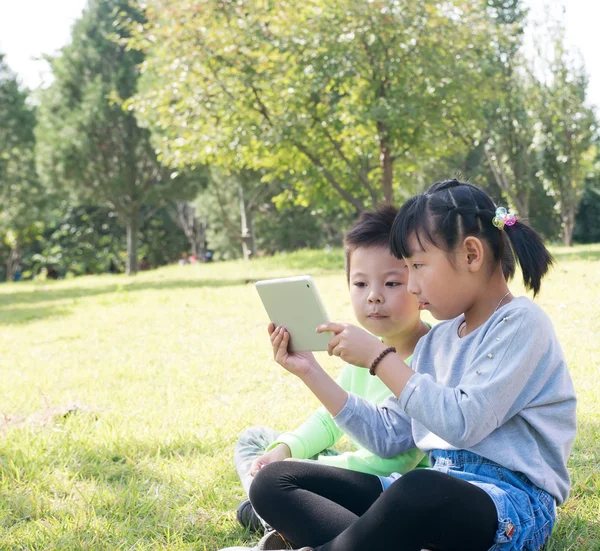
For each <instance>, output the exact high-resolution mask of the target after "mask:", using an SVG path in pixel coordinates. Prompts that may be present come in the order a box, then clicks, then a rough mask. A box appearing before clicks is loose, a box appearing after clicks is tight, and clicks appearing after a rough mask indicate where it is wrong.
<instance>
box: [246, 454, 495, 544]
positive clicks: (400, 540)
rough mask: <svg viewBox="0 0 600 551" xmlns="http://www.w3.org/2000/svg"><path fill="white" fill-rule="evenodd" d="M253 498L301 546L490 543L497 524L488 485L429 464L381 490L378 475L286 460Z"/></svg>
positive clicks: (264, 474) (260, 481)
mask: <svg viewBox="0 0 600 551" xmlns="http://www.w3.org/2000/svg"><path fill="white" fill-rule="evenodd" d="M250 500H251V502H252V505H253V506H254V508H255V510H256V512H257V513H258V514H259V515H260V516H261V517H262V518H264V519H265V520H266V521H267V522H268V523H269V524H270V525H271V526H272V527H273V528H275V529H276V530H277V531H278V532H280V533H281V534H282V535H283V536H284V537H285V538H286V539H288V540H289V541H290V542H292V543H293V544H294V546H295V547H301V546H311V547H314V548H315V551H317V550H318V551H377V550H381V551H420V550H421V549H430V550H432V551H442V550H443V551H485V550H487V549H489V548H490V547H491V546H492V545H493V543H494V536H495V534H496V530H497V527H498V517H497V513H496V507H495V505H494V502H493V501H492V499H491V498H490V497H489V496H488V495H487V493H485V492H484V491H483V490H482V489H481V488H478V487H477V486H474V485H473V484H470V483H468V482H465V481H464V480H460V479H458V478H456V477H453V476H451V475H448V474H445V473H441V472H438V471H434V470H430V469H417V470H415V471H411V472H409V473H407V474H405V475H404V476H402V477H401V478H400V479H398V480H397V481H396V482H394V484H392V485H391V486H390V488H388V489H387V490H386V491H385V492H382V489H381V482H380V480H379V478H378V477H376V476H374V475H370V474H364V473H358V472H354V471H349V470H346V469H339V468H337V467H329V466H326V465H319V464H317V463H309V462H299V461H281V462H278V463H272V464H270V465H268V466H266V467H265V468H263V469H261V470H260V471H259V473H258V474H257V475H256V478H255V480H254V482H253V483H252V486H251V487H250Z"/></svg>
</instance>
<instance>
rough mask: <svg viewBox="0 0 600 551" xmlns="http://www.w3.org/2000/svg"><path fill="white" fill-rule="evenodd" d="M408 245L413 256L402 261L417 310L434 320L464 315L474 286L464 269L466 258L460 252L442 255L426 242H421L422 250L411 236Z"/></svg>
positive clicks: (471, 300)
mask: <svg viewBox="0 0 600 551" xmlns="http://www.w3.org/2000/svg"><path fill="white" fill-rule="evenodd" d="M409 244H410V247H411V250H412V251H413V254H412V256H411V257H410V258H407V259H406V263H407V265H408V292H409V293H412V294H413V295H415V296H416V298H417V300H418V302H419V308H420V309H422V310H429V311H430V312H431V315H432V316H433V317H434V318H436V319H438V320H446V319H453V318H455V317H457V316H459V315H460V314H462V313H463V312H466V311H467V310H468V309H469V308H470V306H471V305H472V304H473V302H474V297H475V296H476V294H477V285H478V283H477V281H476V280H475V278H473V274H472V272H471V270H469V268H468V265H469V258H468V255H467V254H462V253H463V251H459V252H453V253H446V252H445V251H443V250H442V249H439V248H437V247H436V246H434V245H433V244H430V243H424V245H425V247H426V249H423V247H421V245H419V242H418V240H417V238H416V236H415V235H413V236H411V238H410V239H409ZM448 254H450V255H452V258H453V260H454V262H453V263H452V262H450V258H449V256H448Z"/></svg>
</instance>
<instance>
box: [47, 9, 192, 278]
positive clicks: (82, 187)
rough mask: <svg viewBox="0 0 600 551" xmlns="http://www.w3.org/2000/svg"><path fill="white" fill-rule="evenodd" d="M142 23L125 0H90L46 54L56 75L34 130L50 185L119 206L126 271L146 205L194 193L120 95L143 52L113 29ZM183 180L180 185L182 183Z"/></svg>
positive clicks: (130, 88)
mask: <svg viewBox="0 0 600 551" xmlns="http://www.w3.org/2000/svg"><path fill="white" fill-rule="evenodd" d="M133 23H137V24H142V23H143V18H142V15H141V14H140V13H139V11H137V9H135V8H134V7H133V6H132V5H131V4H130V2H128V0H90V1H89V4H88V7H87V9H86V10H85V11H84V13H83V16H82V18H81V19H80V20H79V21H77V22H76V24H75V25H74V28H73V36H72V42H71V44H70V45H67V46H65V47H64V48H63V49H62V50H61V52H60V54H59V55H58V56H57V57H55V58H52V59H50V63H51V67H52V73H53V76H54V82H53V83H52V84H51V85H50V86H49V87H48V89H46V90H45V91H44V92H43V93H42V95H41V104H40V108H39V124H38V127H37V130H36V136H37V141H38V143H37V160H38V167H39V172H40V175H41V177H42V179H43V181H44V182H45V184H46V185H47V186H48V187H56V188H64V189H68V190H69V192H70V193H72V195H73V196H74V197H76V198H77V199H78V200H79V201H81V202H82V203H84V204H88V205H94V206H96V205H100V206H106V207H109V208H110V209H113V210H114V211H115V212H117V214H118V216H119V218H120V219H121V221H122V222H123V224H124V226H125V228H126V233H127V273H128V274H133V273H135V272H136V271H137V262H138V254H137V246H138V243H137V235H138V228H139V225H140V223H141V221H142V220H141V213H142V207H143V206H144V205H148V204H150V205H160V204H161V203H162V202H163V201H164V200H165V199H166V198H170V199H175V198H181V199H185V198H188V197H189V196H190V195H191V196H193V194H194V193H193V191H191V190H192V189H193V182H192V181H191V180H186V181H185V182H181V181H179V180H178V179H177V177H176V175H175V174H174V173H173V172H172V171H171V170H168V169H166V168H165V167H163V166H162V165H161V164H160V162H159V161H158V159H157V155H156V152H155V149H154V147H153V145H152V143H151V136H150V132H149V131H148V130H147V129H144V128H142V127H141V126H140V125H138V123H137V121H136V119H135V116H134V114H133V113H132V112H130V111H129V110H127V109H126V108H124V105H123V102H124V101H126V100H127V99H128V98H130V97H131V96H132V95H133V94H134V93H135V92H136V90H137V81H138V77H139V70H138V65H139V64H140V63H141V62H142V61H143V59H144V56H143V54H142V53H141V52H138V51H131V50H129V49H128V48H127V47H126V45H125V44H124V43H123V41H122V40H120V39H119V37H118V36H115V34H114V33H121V34H120V35H119V36H120V37H121V39H124V38H126V37H127V30H126V29H127V25H129V24H133ZM184 184H185V185H184Z"/></svg>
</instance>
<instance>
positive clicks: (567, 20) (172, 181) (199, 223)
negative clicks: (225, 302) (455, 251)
mask: <svg viewBox="0 0 600 551" xmlns="http://www.w3.org/2000/svg"><path fill="white" fill-rule="evenodd" d="M599 18H600V4H598V3H597V2H590V1H588V0H565V1H564V2H555V1H544V0H449V1H439V0H438V1H431V0H423V1H421V2H412V1H409V0H387V1H378V0H360V1H359V0H357V1H354V0H346V1H338V0H307V1H305V2H302V3H300V5H298V3H297V2H289V1H287V0H279V1H276V2H275V1H271V0H252V1H245V0H239V1H238V0H236V1H233V0H177V1H175V0H148V1H142V0H140V1H138V2H135V1H127V0H88V1H85V0H61V1H60V2H48V1H43V0H21V1H20V2H14V1H10V0H0V200H1V204H2V207H1V211H0V279H2V280H8V281H15V280H24V279H30V278H39V279H43V278H63V277H71V276H77V275H82V274H97V273H106V272H110V273H118V272H126V273H129V274H134V273H136V272H137V271H138V270H147V269H151V268H155V267H157V266H160V265H164V264H168V263H175V262H180V263H189V262H206V261H218V260H225V259H234V258H245V259H251V258H253V257H257V256H262V255H270V254H273V253H275V252H278V251H292V250H296V249H301V248H323V247H335V246H339V245H340V243H341V238H342V234H343V232H344V230H345V229H347V227H348V225H349V223H350V221H351V220H352V219H353V218H354V217H355V216H356V215H357V213H358V212H360V211H361V210H362V209H365V208H369V207H372V206H374V205H376V204H378V203H380V202H382V201H393V202H395V203H397V204H400V203H402V202H403V201H404V199H405V198H407V197H408V196H410V195H411V194H414V193H415V192H418V191H421V190H423V189H425V188H426V187H427V186H429V185H430V184H431V183H433V182H434V181H437V180H440V179H447V178H452V177H458V178H461V179H464V180H468V181H471V182H473V183H475V184H477V185H480V186H482V187H484V188H486V189H487V190H488V191H489V192H490V193H491V194H492V196H494V197H495V198H496V199H497V201H498V202H500V203H502V204H504V205H507V206H510V207H511V208H513V209H514V211H515V212H516V213H517V215H518V216H519V217H521V218H524V219H527V220H529V222H530V223H531V224H532V225H533V226H534V227H535V228H536V229H537V230H539V231H540V232H541V233H542V234H543V235H544V237H545V238H546V239H548V240H549V241H551V242H560V243H563V244H564V245H567V246H571V245H572V244H573V243H574V242H577V243H593V242H598V241H600V149H599V145H600V138H599V134H598V111H597V106H598V105H600V62H599V61H598V56H597V40H595V38H596V34H597V31H596V28H595V26H596V23H597V21H598V20H599Z"/></svg>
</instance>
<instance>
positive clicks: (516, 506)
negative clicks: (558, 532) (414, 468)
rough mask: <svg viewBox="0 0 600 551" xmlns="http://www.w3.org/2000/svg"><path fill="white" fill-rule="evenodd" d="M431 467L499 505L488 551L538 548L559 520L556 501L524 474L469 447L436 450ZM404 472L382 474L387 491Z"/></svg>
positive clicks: (530, 550) (431, 455)
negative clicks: (482, 493)
mask: <svg viewBox="0 0 600 551" xmlns="http://www.w3.org/2000/svg"><path fill="white" fill-rule="evenodd" d="M429 459H430V461H431V465H432V466H431V469H433V470H436V471H440V472H444V473H447V474H449V475H452V476H455V477H456V478H460V479H461V480H465V481H466V482H470V483H471V484H474V485H475V486H478V487H479V488H481V489H482V490H483V491H485V492H486V493H487V494H488V495H489V496H490V498H491V499H492V501H493V502H494V505H495V506H496V511H497V512H498V529H497V530H496V537H495V539H494V545H493V546H492V547H491V548H490V550H489V551H539V550H540V549H542V548H543V547H544V545H545V544H546V542H547V541H548V538H549V537H550V534H551V533H552V529H553V528H554V523H555V522H556V504H555V501H554V498H553V497H552V496H551V495H550V494H549V493H548V492H546V491H544V490H542V489H541V488H538V487H537V486H535V485H534V484H533V483H532V482H531V481H530V480H529V479H528V478H527V477H526V476H525V475H523V474H521V473H516V472H514V471H511V470H509V469H506V468H504V467H502V466H500V465H498V464H497V463H494V462H493V461H490V460H488V459H485V458H483V457H481V456H479V455H477V454H475V453H472V452H469V451H466V450H433V451H432V452H430V454H429ZM400 476H401V475H399V474H396V473H394V474H393V475H391V476H389V477H380V478H381V483H382V486H383V489H384V490H386V489H387V488H389V486H391V484H392V483H393V482H394V481H395V480H397V479H398V478H399V477H400Z"/></svg>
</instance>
